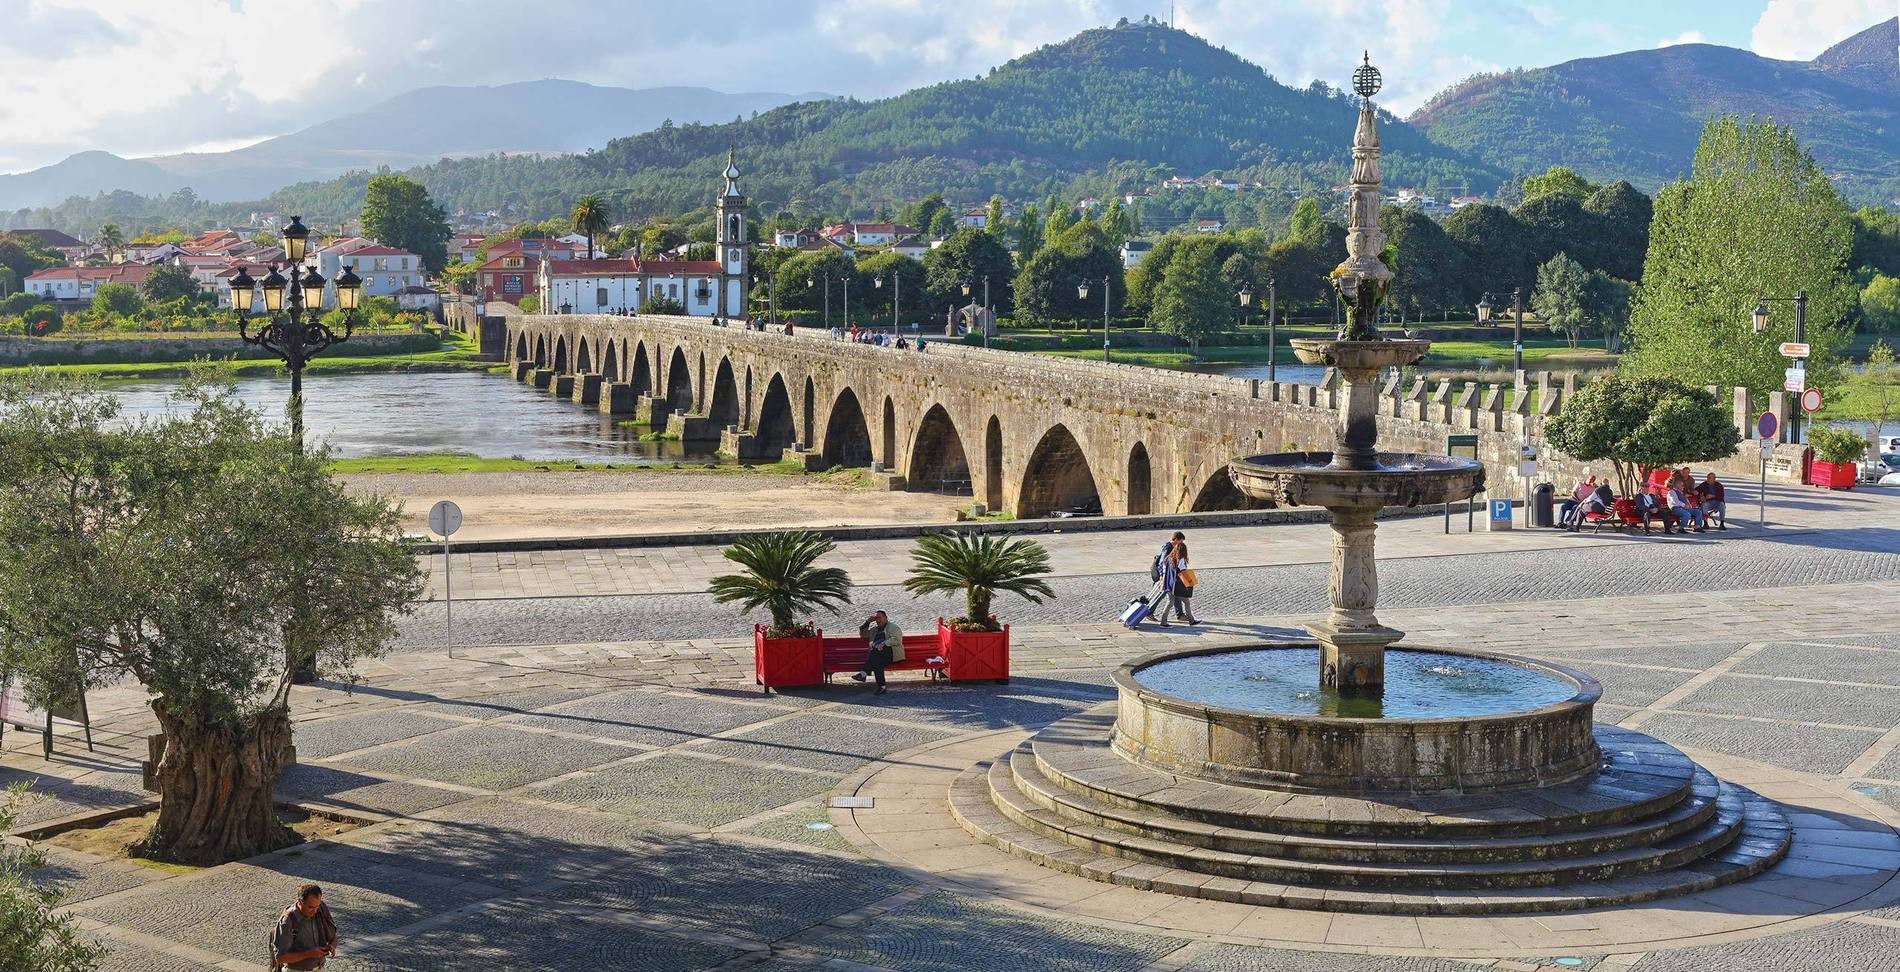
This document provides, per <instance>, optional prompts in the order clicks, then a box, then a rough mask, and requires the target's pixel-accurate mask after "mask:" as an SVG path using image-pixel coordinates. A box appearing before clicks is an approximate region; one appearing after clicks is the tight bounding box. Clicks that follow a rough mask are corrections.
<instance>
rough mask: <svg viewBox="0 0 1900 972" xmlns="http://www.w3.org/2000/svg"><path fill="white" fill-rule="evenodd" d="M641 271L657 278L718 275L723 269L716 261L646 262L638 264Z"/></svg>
mask: <svg viewBox="0 0 1900 972" xmlns="http://www.w3.org/2000/svg"><path fill="white" fill-rule="evenodd" d="M640 269H641V271H643V272H645V273H648V274H651V275H654V276H659V275H661V274H705V273H719V272H720V271H722V270H724V269H725V268H724V267H722V266H720V264H719V261H718V260H648V261H647V262H645V263H642V264H640Z"/></svg>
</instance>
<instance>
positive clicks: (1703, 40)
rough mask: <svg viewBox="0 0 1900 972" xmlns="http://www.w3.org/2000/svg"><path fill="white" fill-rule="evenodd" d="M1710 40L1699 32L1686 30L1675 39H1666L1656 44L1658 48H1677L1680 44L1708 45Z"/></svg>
mask: <svg viewBox="0 0 1900 972" xmlns="http://www.w3.org/2000/svg"><path fill="white" fill-rule="evenodd" d="M1708 42H1709V39H1708V38H1707V37H1704V36H1702V32H1701V31H1699V30H1685V31H1683V32H1682V33H1680V34H1677V35H1676V36H1674V37H1665V38H1663V39H1662V40H1659V41H1657V42H1656V46H1657V47H1675V46H1676V45H1678V44H1707V43H1708Z"/></svg>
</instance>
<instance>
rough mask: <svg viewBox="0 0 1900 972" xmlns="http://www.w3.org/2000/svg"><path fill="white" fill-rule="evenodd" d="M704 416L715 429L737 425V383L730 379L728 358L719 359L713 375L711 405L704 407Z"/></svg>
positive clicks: (729, 361)
mask: <svg viewBox="0 0 1900 972" xmlns="http://www.w3.org/2000/svg"><path fill="white" fill-rule="evenodd" d="M706 415H707V417H709V418H711V419H712V424H713V428H715V429H724V428H725V427H726V426H728V425H738V424H739V383H738V382H736V381H734V380H733V379H732V360H731V359H730V358H720V359H719V370H718V371H717V372H715V373H714V374H713V388H712V403H711V404H710V405H708V406H706Z"/></svg>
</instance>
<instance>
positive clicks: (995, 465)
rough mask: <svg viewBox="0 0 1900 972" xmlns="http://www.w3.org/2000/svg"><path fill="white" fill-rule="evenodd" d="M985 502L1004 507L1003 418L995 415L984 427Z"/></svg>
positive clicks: (992, 509) (993, 509) (995, 508)
mask: <svg viewBox="0 0 1900 972" xmlns="http://www.w3.org/2000/svg"><path fill="white" fill-rule="evenodd" d="M983 504H984V505H985V506H987V507H989V509H990V510H991V512H994V511H996V510H1000V509H1002V508H1003V420H1002V419H999V418H997V417H996V416H994V415H992V416H990V421H989V424H988V425H986V426H984V428H983Z"/></svg>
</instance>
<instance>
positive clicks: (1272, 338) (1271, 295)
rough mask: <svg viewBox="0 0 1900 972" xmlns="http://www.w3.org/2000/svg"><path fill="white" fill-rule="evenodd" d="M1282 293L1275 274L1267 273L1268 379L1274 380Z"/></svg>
mask: <svg viewBox="0 0 1900 972" xmlns="http://www.w3.org/2000/svg"><path fill="white" fill-rule="evenodd" d="M1279 298H1280V295H1279V293H1278V292H1277V291H1276V290H1275V284H1274V280H1273V274H1267V380H1268V381H1272V380H1273V359H1274V356H1275V354H1276V353H1277V351H1278V349H1279V344H1280V299H1279Z"/></svg>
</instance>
